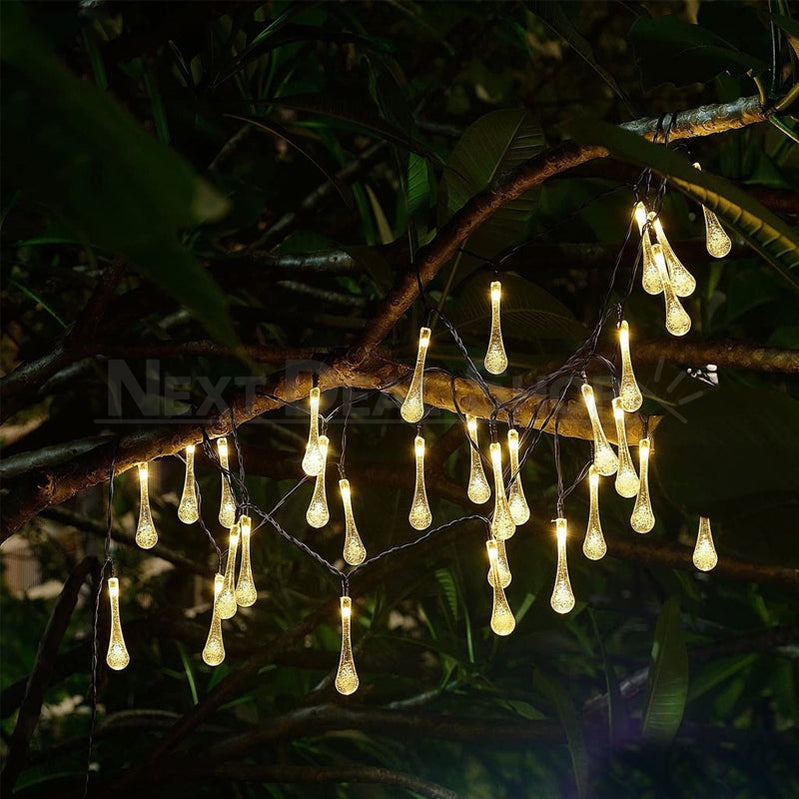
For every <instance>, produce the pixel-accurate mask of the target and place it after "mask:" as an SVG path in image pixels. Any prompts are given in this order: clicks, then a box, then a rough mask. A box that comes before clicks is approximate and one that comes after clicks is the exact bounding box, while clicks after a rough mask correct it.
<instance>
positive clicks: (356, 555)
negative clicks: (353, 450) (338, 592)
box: [338, 479, 366, 566]
mask: <svg viewBox="0 0 799 799" xmlns="http://www.w3.org/2000/svg"><path fill="white" fill-rule="evenodd" d="M338 487H339V491H340V492H341V502H342V504H343V506H344V560H345V561H346V562H347V563H349V564H350V566H357V565H358V564H359V563H363V562H364V560H365V559H366V547H365V546H364V545H363V541H361V536H360V535H359V534H358V528H357V527H356V525H355V515H354V514H353V512H352V489H351V488H350V481H349V480H346V479H342V480H339V481H338Z"/></svg>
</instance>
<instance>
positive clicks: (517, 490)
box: [508, 429, 530, 527]
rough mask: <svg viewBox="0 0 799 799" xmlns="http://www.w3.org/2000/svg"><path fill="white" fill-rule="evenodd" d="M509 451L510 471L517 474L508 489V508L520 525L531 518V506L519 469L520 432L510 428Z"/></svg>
mask: <svg viewBox="0 0 799 799" xmlns="http://www.w3.org/2000/svg"><path fill="white" fill-rule="evenodd" d="M508 452H509V453H510V473H511V474H515V475H516V477H514V478H513V482H512V483H511V484H510V490H509V491H508V508H510V515H511V516H512V518H513V523H514V524H515V525H516V526H517V527H518V526H519V525H522V524H524V523H525V522H526V521H527V520H528V519H529V518H530V506H529V505H528V504H527V498H526V497H525V496H524V487H523V486H522V475H521V472H520V471H519V433H518V432H517V431H516V430H513V429H511V430H508Z"/></svg>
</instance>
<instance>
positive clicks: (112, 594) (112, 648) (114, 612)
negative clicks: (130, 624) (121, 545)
mask: <svg viewBox="0 0 799 799" xmlns="http://www.w3.org/2000/svg"><path fill="white" fill-rule="evenodd" d="M108 598H109V600H110V602H111V636H110V638H109V640H108V653H107V654H106V656H105V662H106V663H107V664H108V665H109V667H110V668H112V669H114V671H122V669H124V668H125V666H127V665H128V663H130V655H129V654H128V648H127V647H126V646H125V638H124V636H123V635H122V622H121V621H120V619H119V580H118V579H117V578H116V577H109V578H108Z"/></svg>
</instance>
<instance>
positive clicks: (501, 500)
mask: <svg viewBox="0 0 799 799" xmlns="http://www.w3.org/2000/svg"><path fill="white" fill-rule="evenodd" d="M488 451H489V452H490V453H491V466H492V468H493V470H494V515H493V516H492V517H491V535H493V536H494V538H496V539H497V540H500V541H504V540H506V539H508V538H510V537H511V536H512V535H513V534H514V533H515V532H516V524H515V523H514V521H513V516H511V512H510V508H509V507H508V498H507V497H506V496H505V482H504V480H503V479H502V448H501V447H500V446H499V444H497V443H496V442H494V443H492V444H491V445H490V446H489V448H488Z"/></svg>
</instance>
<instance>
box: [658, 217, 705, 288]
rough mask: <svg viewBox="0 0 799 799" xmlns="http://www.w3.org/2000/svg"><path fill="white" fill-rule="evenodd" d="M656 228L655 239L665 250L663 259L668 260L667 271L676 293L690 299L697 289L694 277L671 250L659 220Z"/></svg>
mask: <svg viewBox="0 0 799 799" xmlns="http://www.w3.org/2000/svg"><path fill="white" fill-rule="evenodd" d="M654 228H655V238H656V239H657V242H658V244H660V246H661V248H662V249H663V257H664V258H665V259H666V271H667V272H668V275H669V281H670V282H671V285H672V288H673V289H674V293H675V294H676V295H677V296H678V297H690V296H691V295H692V294H693V293H694V291H695V289H696V280H695V279H694V276H693V275H692V274H691V273H690V272H689V271H688V270H687V269H686V268H685V267H684V266H683V263H682V261H681V260H680V259H679V258H678V257H677V254H676V253H675V252H674V250H673V249H672V248H671V245H670V244H669V240H668V239H667V238H666V234H665V233H664V232H663V225H662V224H661V223H660V220H659V219H656V220H655V223H654Z"/></svg>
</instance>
